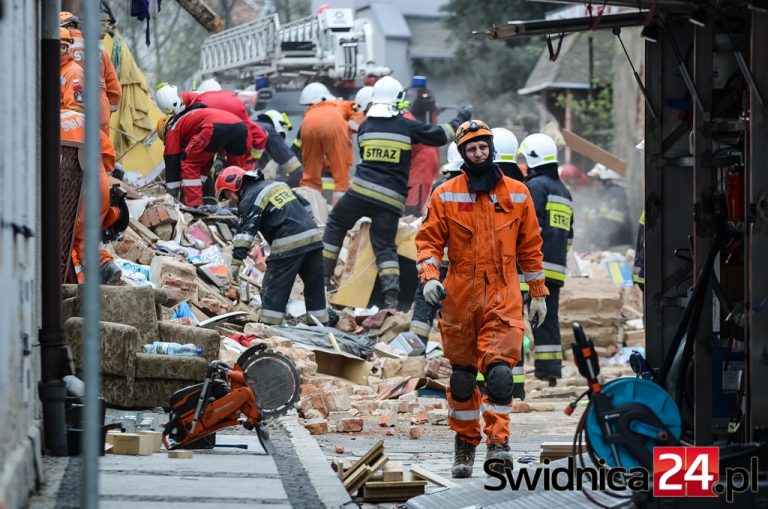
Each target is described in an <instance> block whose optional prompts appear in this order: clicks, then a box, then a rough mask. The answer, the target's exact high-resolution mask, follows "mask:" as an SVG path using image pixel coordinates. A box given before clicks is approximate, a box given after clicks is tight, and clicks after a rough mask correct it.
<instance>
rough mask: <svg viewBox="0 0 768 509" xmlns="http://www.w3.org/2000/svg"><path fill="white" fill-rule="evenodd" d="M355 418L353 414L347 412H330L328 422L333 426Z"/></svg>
mask: <svg viewBox="0 0 768 509" xmlns="http://www.w3.org/2000/svg"><path fill="white" fill-rule="evenodd" d="M352 417H354V416H353V415H352V412H351V411H349V410H345V411H343V412H328V422H329V423H330V424H331V425H332V426H333V425H335V424H336V423H337V422H339V421H340V420H342V419H350V418H352Z"/></svg>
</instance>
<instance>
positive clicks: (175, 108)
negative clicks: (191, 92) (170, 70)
mask: <svg viewBox="0 0 768 509" xmlns="http://www.w3.org/2000/svg"><path fill="white" fill-rule="evenodd" d="M155 100H156V101H157V105H158V106H159V107H160V109H161V110H163V113H164V114H166V115H178V114H179V113H181V112H182V111H184V109H185V108H186V106H185V105H184V102H183V101H182V100H181V97H179V89H178V88H176V87H175V86H174V85H168V84H167V83H166V84H165V85H163V86H161V87H160V88H159V89H158V91H157V93H155Z"/></svg>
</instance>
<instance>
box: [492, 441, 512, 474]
mask: <svg viewBox="0 0 768 509" xmlns="http://www.w3.org/2000/svg"><path fill="white" fill-rule="evenodd" d="M494 459H499V460H503V461H504V463H503V464H496V463H494V464H493V465H492V466H490V467H489V468H490V469H491V470H493V471H494V472H498V473H500V474H503V473H504V469H505V468H509V469H513V468H515V464H514V459H513V458H512V452H511V451H510V450H509V439H506V440H504V442H502V443H500V444H494V443H490V444H488V451H487V452H486V453H485V461H488V460H494Z"/></svg>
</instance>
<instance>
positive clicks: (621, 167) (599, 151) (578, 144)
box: [560, 129, 627, 176]
mask: <svg viewBox="0 0 768 509" xmlns="http://www.w3.org/2000/svg"><path fill="white" fill-rule="evenodd" d="M560 132H561V133H562V134H563V138H565V143H566V145H568V147H570V148H571V149H572V150H573V151H574V152H578V153H579V154H581V155H583V156H584V157H586V158H588V159H590V160H592V161H594V162H596V163H600V164H603V165H605V166H606V167H607V168H610V169H611V170H613V171H615V172H616V173H618V174H619V175H621V176H624V175H626V174H627V163H626V162H624V161H622V160H621V159H619V158H618V157H616V156H615V155H613V154H611V153H610V152H608V151H607V150H605V149H603V148H600V147H598V146H597V145H595V144H594V143H592V142H591V141H589V140H586V139H584V138H582V137H581V136H579V135H578V134H576V133H573V132H571V131H569V130H568V129H561V130H560Z"/></svg>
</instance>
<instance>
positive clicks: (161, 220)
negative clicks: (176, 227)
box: [139, 204, 175, 228]
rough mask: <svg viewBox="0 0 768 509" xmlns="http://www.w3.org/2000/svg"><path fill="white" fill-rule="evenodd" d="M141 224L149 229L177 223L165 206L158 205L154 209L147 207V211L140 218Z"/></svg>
mask: <svg viewBox="0 0 768 509" xmlns="http://www.w3.org/2000/svg"><path fill="white" fill-rule="evenodd" d="M139 222H140V223H141V224H143V225H144V226H146V227H147V228H155V227H157V226H161V225H165V224H169V223H173V222H175V221H174V220H173V218H172V217H171V215H170V214H169V213H168V209H166V208H165V205H163V204H157V205H155V206H152V207H147V209H146V210H144V213H143V214H141V216H139Z"/></svg>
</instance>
